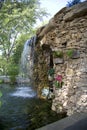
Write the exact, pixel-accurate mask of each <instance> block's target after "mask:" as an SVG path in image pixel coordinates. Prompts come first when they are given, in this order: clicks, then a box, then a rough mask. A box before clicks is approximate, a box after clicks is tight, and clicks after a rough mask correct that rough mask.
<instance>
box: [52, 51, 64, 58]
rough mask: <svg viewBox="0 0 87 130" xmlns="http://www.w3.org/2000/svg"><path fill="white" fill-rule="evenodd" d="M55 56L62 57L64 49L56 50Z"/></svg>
mask: <svg viewBox="0 0 87 130" xmlns="http://www.w3.org/2000/svg"><path fill="white" fill-rule="evenodd" d="M53 56H54V58H57V57H59V58H62V57H63V52H62V51H54V52H53Z"/></svg>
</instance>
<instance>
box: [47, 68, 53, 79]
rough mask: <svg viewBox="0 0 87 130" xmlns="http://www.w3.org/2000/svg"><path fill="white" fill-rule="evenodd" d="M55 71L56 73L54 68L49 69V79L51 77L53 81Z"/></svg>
mask: <svg viewBox="0 0 87 130" xmlns="http://www.w3.org/2000/svg"><path fill="white" fill-rule="evenodd" d="M54 73H55V70H54V68H50V69H49V71H48V79H49V81H52V80H53V78H54Z"/></svg>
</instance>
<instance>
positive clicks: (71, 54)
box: [66, 49, 74, 58]
mask: <svg viewBox="0 0 87 130" xmlns="http://www.w3.org/2000/svg"><path fill="white" fill-rule="evenodd" d="M73 52H74V50H73V49H70V50H67V52H66V54H67V56H68V57H69V58H72V56H73Z"/></svg>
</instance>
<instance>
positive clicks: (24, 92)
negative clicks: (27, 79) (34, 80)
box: [10, 87, 36, 98]
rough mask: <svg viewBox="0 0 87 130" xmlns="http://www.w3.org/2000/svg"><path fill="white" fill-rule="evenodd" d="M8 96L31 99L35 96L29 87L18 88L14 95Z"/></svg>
mask: <svg viewBox="0 0 87 130" xmlns="http://www.w3.org/2000/svg"><path fill="white" fill-rule="evenodd" d="M10 96H15V97H23V98H33V97H35V96H36V93H35V92H34V91H33V90H32V88H30V87H29V88H28V87H18V88H16V91H15V92H14V93H11V94H10Z"/></svg>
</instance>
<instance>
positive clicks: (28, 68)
mask: <svg viewBox="0 0 87 130" xmlns="http://www.w3.org/2000/svg"><path fill="white" fill-rule="evenodd" d="M35 42H36V36H33V37H31V38H30V39H29V40H27V41H26V42H25V45H24V49H23V52H22V55H21V63H20V74H19V75H20V76H21V77H24V78H29V79H32V74H33V65H34V47H35Z"/></svg>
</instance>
